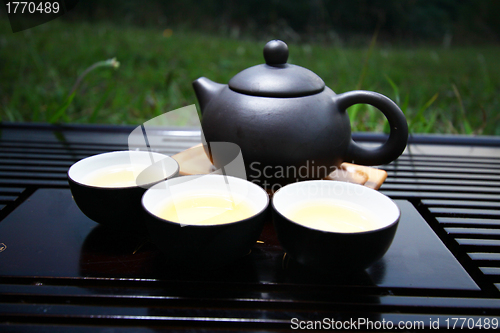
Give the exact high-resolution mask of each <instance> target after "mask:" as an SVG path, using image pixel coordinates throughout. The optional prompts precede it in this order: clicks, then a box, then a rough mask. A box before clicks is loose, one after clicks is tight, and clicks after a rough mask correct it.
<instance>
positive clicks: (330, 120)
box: [193, 40, 408, 188]
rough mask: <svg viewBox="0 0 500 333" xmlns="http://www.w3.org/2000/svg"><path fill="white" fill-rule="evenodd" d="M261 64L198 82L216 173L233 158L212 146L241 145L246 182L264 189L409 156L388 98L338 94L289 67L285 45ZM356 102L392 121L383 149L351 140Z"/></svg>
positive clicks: (402, 124) (276, 43)
mask: <svg viewBox="0 0 500 333" xmlns="http://www.w3.org/2000/svg"><path fill="white" fill-rule="evenodd" d="M264 59H265V62H266V63H265V64H260V65H256V66H253V67H250V68H247V69H245V70H243V71H241V72H239V73H238V74H236V75H235V76H234V77H233V78H232V79H230V80H229V83H228V84H220V83H215V82H213V81H211V80H209V79H207V78H205V77H200V78H199V79H197V80H195V81H194V82H193V88H194V91H195V93H196V97H197V99H198V102H199V104H200V108H201V116H202V121H201V126H202V131H203V134H204V139H205V140H206V144H204V149H205V153H206V154H207V156H208V157H209V158H210V160H211V161H212V163H213V164H214V165H215V166H216V167H218V168H220V167H223V166H224V164H225V163H227V162H228V158H227V156H222V155H224V154H217V153H214V152H213V151H211V149H210V143H215V142H229V143H233V144H236V145H237V146H239V148H240V150H241V154H242V157H243V160H244V164H245V168H246V174H247V178H248V179H249V180H251V181H253V182H256V183H258V184H260V185H261V186H263V187H265V188H266V187H268V186H273V185H274V184H280V185H284V184H287V183H290V182H293V181H299V180H306V179H321V178H324V177H326V176H327V175H328V174H330V173H331V172H332V171H334V170H335V168H338V167H339V166H340V164H341V163H342V162H344V161H345V162H351V163H356V164H362V165H380V164H386V163H389V162H391V161H393V160H395V159H396V158H398V157H399V155H401V153H402V152H403V151H404V149H405V147H406V144H407V141H408V124H407V122H406V118H405V116H404V114H403V112H402V111H401V109H400V108H399V107H398V106H397V105H396V104H395V103H394V102H393V101H392V100H390V99H389V98H388V97H386V96H384V95H381V94H379V93H376V92H371V91H364V90H355V91H350V92H345V93H341V94H335V93H334V92H333V91H332V90H331V89H330V88H328V87H326V86H325V83H324V82H323V80H322V79H321V78H320V77H319V76H318V75H316V74H315V73H314V72H312V71H310V70H308V69H306V68H304V67H300V66H297V65H292V64H288V63H287V60H288V46H287V45H286V44H285V43H284V42H283V41H280V40H272V41H270V42H268V43H267V44H266V45H265V47H264ZM355 104H370V105H372V106H374V107H375V108H377V109H379V110H380V111H381V112H382V113H383V114H384V116H385V117H386V118H387V120H388V122H389V125H390V134H389V137H388V139H387V141H386V142H385V143H383V144H382V145H380V146H379V147H376V148H373V149H371V148H370V149H369V148H366V147H363V146H361V145H359V144H357V143H356V142H354V141H353V140H352V138H351V125H350V121H349V116H348V114H347V112H346V109H347V108H349V107H350V106H352V105H355Z"/></svg>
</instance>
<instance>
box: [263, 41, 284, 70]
mask: <svg viewBox="0 0 500 333" xmlns="http://www.w3.org/2000/svg"><path fill="white" fill-rule="evenodd" d="M264 59H265V60H266V64H268V65H270V66H275V65H282V64H285V63H286V61H287V60H288V46H287V45H286V44H285V42H283V41H281V40H272V41H270V42H268V43H267V44H266V46H264Z"/></svg>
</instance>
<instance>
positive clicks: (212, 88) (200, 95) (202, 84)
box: [193, 77, 226, 114]
mask: <svg viewBox="0 0 500 333" xmlns="http://www.w3.org/2000/svg"><path fill="white" fill-rule="evenodd" d="M224 87H226V85H225V84H220V83H216V82H214V81H212V80H209V79H207V78H206V77H200V78H199V79H197V80H195V81H193V88H194V92H195V94H196V98H197V99H198V102H199V103H200V108H201V110H200V111H201V114H203V111H204V110H205V106H206V105H207V104H208V102H210V100H211V99H212V98H213V97H214V96H216V95H218V94H219V93H220V92H221V91H222V89H223V88H224Z"/></svg>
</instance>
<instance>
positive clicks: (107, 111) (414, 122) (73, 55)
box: [0, 20, 500, 135]
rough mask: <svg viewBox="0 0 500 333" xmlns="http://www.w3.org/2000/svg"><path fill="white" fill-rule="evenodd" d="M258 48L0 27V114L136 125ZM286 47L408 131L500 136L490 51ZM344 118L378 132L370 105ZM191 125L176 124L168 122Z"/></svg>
mask: <svg viewBox="0 0 500 333" xmlns="http://www.w3.org/2000/svg"><path fill="white" fill-rule="evenodd" d="M276 37H278V38H279V36H276ZM265 42H266V40H259V41H252V40H237V39H234V38H227V37H220V36H213V35H208V34H204V33H201V32H187V31H177V30H175V29H174V30H173V34H172V35H171V36H168V34H165V33H164V31H163V30H160V29H158V30H155V29H142V28H135V27H126V26H117V25H112V24H107V23H98V24H87V23H67V22H64V21H61V20H55V21H52V22H49V23H47V24H44V25H41V26H38V27H35V28H33V29H30V30H27V31H24V32H20V33H16V34H13V33H12V32H11V30H10V27H9V25H8V21H6V20H0V64H1V66H0V117H1V120H2V121H15V122H19V121H21V122H23V121H29V122H50V121H51V120H52V121H57V122H69V123H101V124H140V123H142V122H144V121H146V120H149V119H151V118H153V117H154V116H156V115H159V114H162V113H164V112H166V111H169V110H173V109H177V108H180V107H182V106H185V105H189V104H193V103H195V102H196V98H195V95H194V92H193V90H192V87H191V82H192V81H193V80H194V79H196V78H198V77H200V76H206V77H208V78H210V79H212V80H214V81H217V82H221V83H227V82H228V81H229V79H230V78H231V77H232V76H234V75H235V74H236V73H238V72H239V71H241V70H242V69H244V68H247V67H249V66H252V65H255V64H259V63H262V62H263V57H262V48H263V46H264V44H265ZM289 49H290V58H289V62H290V63H294V64H297V65H300V66H303V67H306V68H309V69H311V70H312V71H314V72H316V73H317V74H318V75H319V76H321V77H322V78H323V80H324V81H325V83H326V84H327V85H328V86H329V87H330V88H332V89H333V90H334V91H335V92H337V93H341V92H345V91H350V90H354V89H357V88H361V89H367V90H373V91H377V92H380V93H382V94H385V95H387V96H388V97H390V98H392V99H393V100H394V101H396V102H397V103H398V105H400V107H401V109H402V110H403V111H404V112H405V115H406V117H407V119H408V121H409V125H410V130H411V132H413V133H461V134H489V135H500V112H499V111H500V105H499V104H500V97H499V92H500V62H499V61H498V59H499V55H500V47H499V46H482V47H470V48H467V47H462V48H458V47H457V48H454V47H452V48H450V49H444V48H441V47H436V46H434V47H430V46H429V47H422V46H421V47H414V48H401V47H396V46H385V45H379V44H376V43H375V44H374V46H373V48H371V49H370V48H369V45H366V48H354V47H342V46H338V45H333V44H332V45H325V44H306V43H289ZM113 57H116V58H117V60H118V61H119V62H120V67H119V68H118V69H113V68H111V67H100V68H96V69H95V70H93V71H91V72H89V73H88V74H87V75H86V76H85V78H84V79H83V81H82V83H81V85H80V86H79V87H78V89H77V90H76V93H75V96H74V99H73V100H72V101H71V103H68V98H69V97H70V92H71V89H72V87H73V85H74V83H75V81H76V79H77V78H78V76H79V75H80V74H82V73H83V72H84V71H85V69H86V68H88V67H89V66H91V65H92V64H94V63H96V62H98V61H103V60H106V59H110V58H113ZM65 106H67V108H65ZM62 109H63V111H61V110H62ZM349 113H350V115H351V121H352V125H353V130H354V131H382V130H384V129H385V130H387V125H386V124H385V120H384V118H383V116H382V115H381V113H380V112H378V111H377V110H375V109H373V108H371V107H367V106H354V107H351V108H350V109H349ZM194 123H195V122H194V120H193V119H181V118H179V119H178V120H177V125H189V124H194Z"/></svg>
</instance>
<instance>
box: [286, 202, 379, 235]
mask: <svg viewBox="0 0 500 333" xmlns="http://www.w3.org/2000/svg"><path fill="white" fill-rule="evenodd" d="M285 216H286V217H287V218H289V219H290V220H292V221H294V222H296V223H299V224H301V225H303V226H306V227H309V228H313V229H317V230H323V231H330V232H363V231H368V230H373V229H377V228H378V227H377V225H379V223H377V222H378V218H377V217H376V216H374V215H373V213H370V211H369V210H367V209H365V208H364V207H363V206H361V205H356V204H353V203H350V202H342V201H337V200H328V199H315V200H309V201H304V202H300V203H298V204H297V205H296V206H295V207H293V208H290V210H289V211H288V213H287V214H286V215H285Z"/></svg>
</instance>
